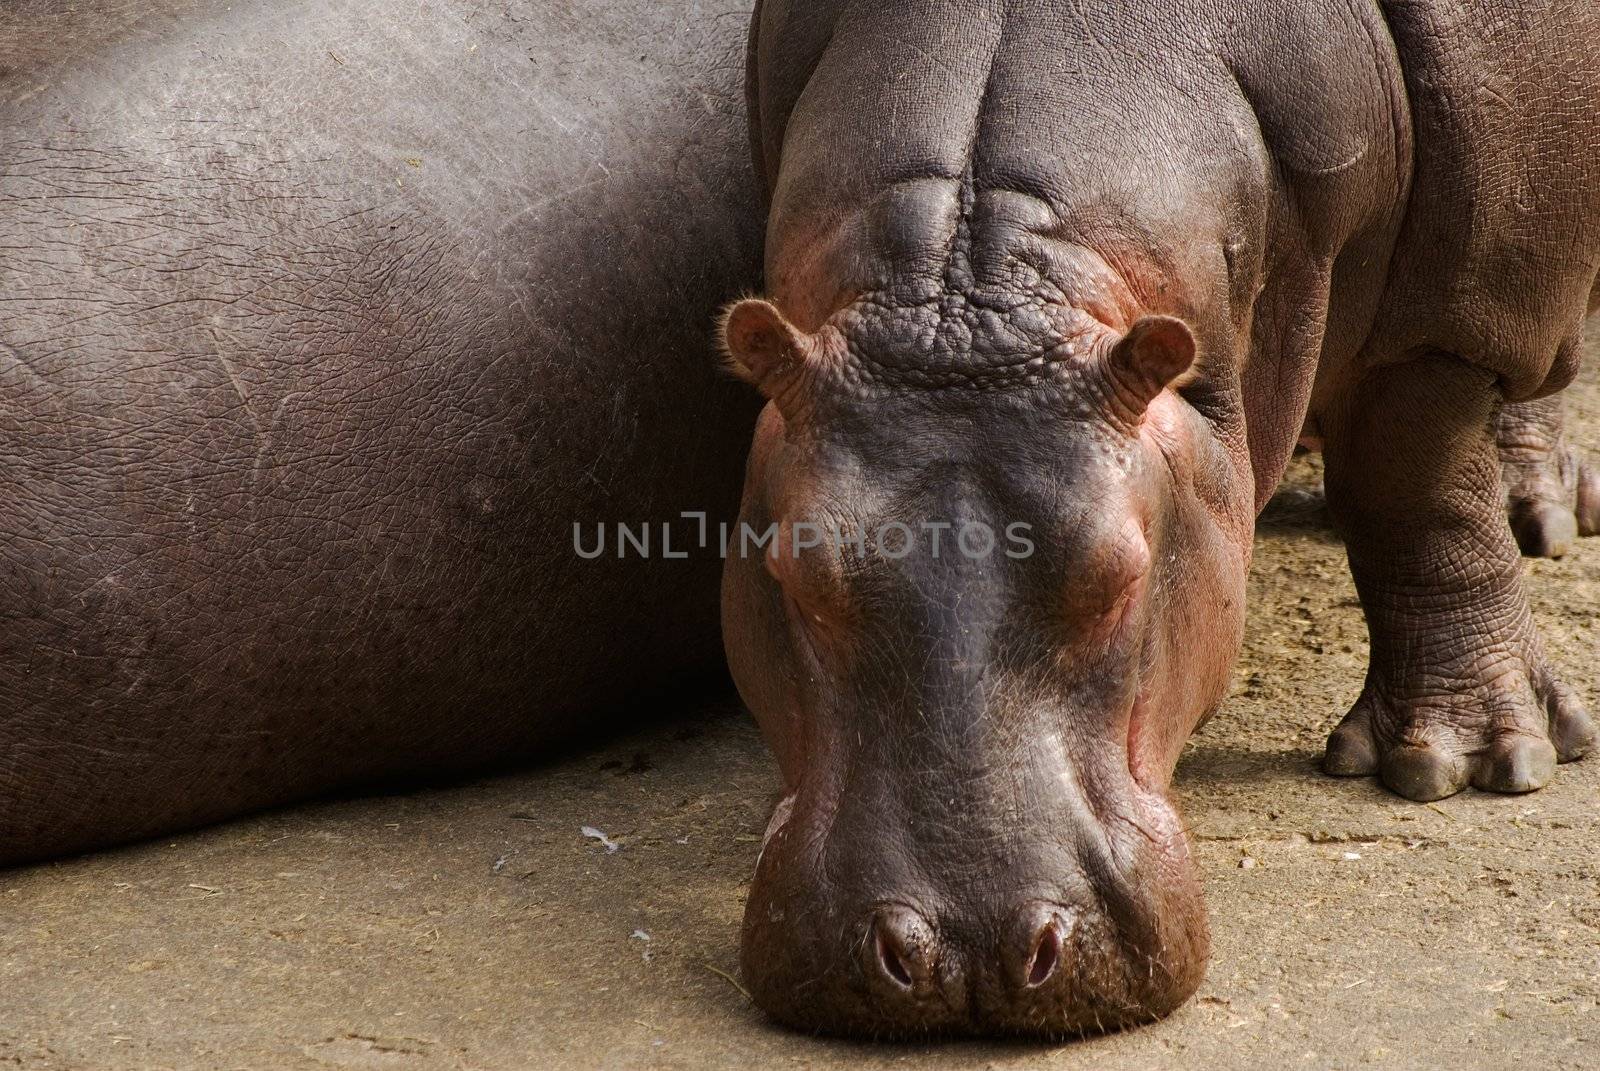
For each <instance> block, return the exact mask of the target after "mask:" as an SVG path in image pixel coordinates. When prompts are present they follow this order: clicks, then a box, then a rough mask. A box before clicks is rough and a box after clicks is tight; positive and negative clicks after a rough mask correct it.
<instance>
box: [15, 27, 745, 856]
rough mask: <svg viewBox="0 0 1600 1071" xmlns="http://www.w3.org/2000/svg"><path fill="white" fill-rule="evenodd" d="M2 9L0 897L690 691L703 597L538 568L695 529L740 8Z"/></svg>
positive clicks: (705, 618)
mask: <svg viewBox="0 0 1600 1071" xmlns="http://www.w3.org/2000/svg"><path fill="white" fill-rule="evenodd" d="M4 8H5V10H4V11H3V12H0V863H14V862H19V861H22V860H28V859H36V858H41V857H46V856H50V855H56V854H60V853H64V852H72V851H80V850H85V849H89V848H94V847H97V846H101V845H106V844H113V843H117V842H120V841H126V840H129V839H132V838H136V837H141V836H149V835H154V834H157V833H165V832H168V831H172V830H176V829H180V828H184V827H188V826H194V825H197V824H200V823H204V822H209V821H214V820H217V819H221V818H225V817H228V816H231V815H235V814H239V813H241V812H244V811H247V810H250V809H253V808H260V807H264V806H268V805H272V804H278V803H283V802H286V801H290V800H294V799H300V798H304V797H306V796H310V795H313V794H316V793H319V792H324V791H327V790H329V789H333V788H337V787H341V786H349V785H354V784H361V783H365V782H371V781H372V780H374V779H379V778H383V779H390V778H401V777H407V778H412V779H415V778H417V777H431V776H436V775H445V774H451V773H454V772H457V771H462V770H466V769H470V768H473V767H481V766H483V765H485V764H490V763H502V762H507V761H511V760H514V759H517V758H519V757H526V756H529V755H539V754H548V753H549V752H550V751H551V750H552V749H553V748H554V746H555V744H556V742H557V741H558V740H560V739H561V738H562V737H565V736H569V735H571V734H572V733H573V732H574V731H576V730H580V729H584V728H586V727H587V728H588V730H589V731H594V729H595V728H596V727H599V726H603V725H614V724H621V723H623V722H625V721H626V720H628V719H635V718H641V717H651V716H655V715H656V714H657V712H658V709H659V706H660V704H661V702H662V700H661V699H660V698H658V697H659V695H660V693H661V692H662V690H663V689H665V688H668V687H683V686H687V685H692V684H693V683H694V681H695V679H696V677H697V675H701V674H715V673H716V671H717V666H718V661H719V657H720V652H719V645H718V642H717V617H716V615H717V604H716V583H717V580H716V578H717V574H718V569H719V563H718V562H717V561H716V559H715V557H714V556H713V555H696V556H694V557H691V558H689V559H686V560H674V561H663V560H660V558H659V557H655V558H651V559H645V558H643V557H641V556H638V555H631V556H629V557H628V558H626V559H618V558H617V557H615V556H614V555H612V554H608V555H606V556H605V557H603V558H599V559H596V560H594V561H582V560H580V559H578V558H577V557H576V556H575V555H574V552H573V535H572V526H573V524H574V522H581V523H582V524H583V525H584V526H585V529H586V530H587V531H592V530H593V526H594V525H595V524H598V523H606V524H612V523H621V522H625V523H627V524H629V525H632V526H634V527H637V526H638V525H640V524H643V523H645V522H649V523H650V524H651V525H652V526H656V527H657V528H658V527H659V524H660V523H662V522H665V521H668V520H673V519H676V518H677V517H678V515H679V513H680V511H684V510H704V511H708V512H710V513H711V514H712V518H713V520H714V519H715V518H716V517H717V516H719V515H720V516H723V517H728V516H731V515H732V512H733V510H734V507H735V506H736V504H737V497H738V487H739V472H740V464H741V460H742V457H743V453H744V450H745V446H746V438H747V435H748V428H749V422H750V420H751V419H753V416H754V412H755V405H754V400H753V399H751V398H750V397H749V396H748V393H747V392H745V391H744V390H743V389H742V388H740V386H739V385H738V384H736V383H733V382H731V381H729V380H728V379H727V377H725V376H723V375H721V374H720V373H719V372H718V371H717V370H716V368H715V362H714V360H713V357H712V339H711V332H710V330H709V327H708V324H709V323H710V322H711V320H712V318H713V316H714V313H715V310H716V309H717V308H719V307H720V306H721V305H723V304H725V303H726V302H727V301H728V300H730V299H732V298H734V297H736V296H737V295H738V294H739V293H741V292H743V291H746V290H748V289H749V288H750V287H752V286H753V285H754V284H755V282H756V280H757V279H758V273H759V267H760V266H759V249H760V212H759V208H758V205H757V200H758V194H757V191H756V189H755V184H754V183H753V182H752V181H751V179H750V175H749V164H748V150H747V141H746V137H745V132H744V124H743V116H742V108H741V106H740V105H741V99H740V80H741V75H742V64H741V60H742V45H743V41H742V35H741V34H740V32H739V30H738V27H739V26H740V25H741V24H742V20H743V19H744V18H745V17H746V16H747V15H748V13H749V6H748V5H747V4H742V3H740V2H728V3H710V4H706V3H689V2H677V0H630V2H620V3H618V2H611V3H605V4H600V3H584V4H575V3H570V2H565V0H560V2H557V0H517V2H515V3H504V2H495V3H488V2H477V0H432V2H430V3H428V4H390V3H377V2H368V0H338V2H327V0H316V2H311V0H291V2H288V3H284V2H280V0H272V2H265V0H137V2H134V0H93V2H89V3H75V4H70V5H68V4H61V3H57V2H54V0H22V2H21V3H17V2H14V0H8V2H7V3H6V4H5V5H4ZM682 531H683V530H681V529H680V533H679V534H680V536H681V535H682Z"/></svg>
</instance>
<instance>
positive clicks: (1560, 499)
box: [1496, 418, 1600, 558]
mask: <svg viewBox="0 0 1600 1071" xmlns="http://www.w3.org/2000/svg"><path fill="white" fill-rule="evenodd" d="M1532 423H1533V421H1532V420H1530V419H1527V418H1522V419H1519V420H1512V419H1510V418H1504V419H1502V421H1501V423H1500V425H1499V428H1498V433H1497V436H1496V437H1497V439H1498V440H1499V449H1500V472H1501V478H1502V481H1503V482H1504V484H1505V489H1506V516H1507V518H1508V519H1509V520H1510V522H1511V531H1512V534H1514V535H1515V536H1516V537H1517V546H1518V547H1519V548H1521V550H1522V553H1523V554H1525V555H1527V556H1528V557H1530V558H1560V557H1562V556H1564V555H1565V554H1567V553H1568V552H1569V551H1570V550H1571V549H1572V544H1573V541H1574V540H1575V539H1577V538H1578V537H1579V536H1592V535H1595V534H1596V533H1600V467H1597V466H1595V465H1593V464H1591V463H1589V462H1588V460H1587V459H1585V458H1584V456H1583V454H1582V453H1581V452H1580V451H1578V450H1575V449H1572V448H1570V447H1568V446H1567V445H1566V444H1565V442H1564V441H1563V440H1562V437H1561V436H1560V433H1559V431H1557V432H1556V433H1555V434H1554V435H1546V434H1540V432H1542V431H1544V430H1545V429H1542V428H1537V429H1536V428H1531V427H1530V425H1531V424H1532ZM1530 432H1531V434H1530Z"/></svg>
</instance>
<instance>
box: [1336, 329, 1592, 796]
mask: <svg viewBox="0 0 1600 1071" xmlns="http://www.w3.org/2000/svg"><path fill="white" fill-rule="evenodd" d="M1498 404H1499V399H1498V395H1497V391H1496V386H1495V378H1494V376H1493V375H1492V374H1491V373H1488V372H1485V371H1482V370H1480V369H1476V368H1474V367H1472V366H1470V365H1467V364H1465V363H1463V362H1460V361H1458V360H1456V359H1454V358H1451V357H1449V356H1447V355H1443V354H1439V355H1435V356H1429V357H1423V358H1420V359H1417V360H1414V361H1411V362H1409V363H1406V364H1400V365H1389V366H1384V367H1380V368H1377V369H1376V370H1374V371H1372V372H1371V373H1369V374H1368V375H1367V377H1366V378H1365V379H1364V380H1363V381H1361V382H1360V383H1359V384H1358V385H1357V386H1355V387H1354V388H1353V389H1352V390H1351V391H1350V392H1349V394H1348V396H1347V397H1345V398H1343V399H1341V404H1339V405H1336V406H1334V407H1331V408H1332V409H1333V412H1331V413H1329V414H1327V416H1328V418H1329V419H1324V421H1323V428H1324V431H1325V434H1326V443H1325V446H1324V451H1325V455H1326V459H1327V488H1328V505H1329V509H1330V511H1331V512H1332V514H1333V517H1334V521H1335V523H1336V524H1337V525H1338V527H1339V529H1340V531H1341V533H1342V534H1343V536H1344V538H1345V542H1346V546H1347V548H1348V553H1349V557H1350V568H1351V572H1352V573H1353V574H1354V577H1355V582H1356V589H1357V591H1358V592H1359V593H1360V596H1361V604H1362V608H1363V609H1364V611H1365V612H1366V618H1367V627H1368V631H1369V633H1370V635H1371V645H1372V653H1371V661H1370V663H1369V666H1368V669H1367V680H1366V684H1365V686H1364V687H1363V689H1362V692H1361V696H1360V698H1359V699H1357V700H1356V703H1355V706H1353V707H1352V708H1351V709H1350V712H1349V713H1348V714H1346V715H1345V717H1344V720H1343V721H1342V722H1340V724H1339V726H1338V728H1336V729H1335V730H1334V731H1333V735H1332V736H1331V737H1330V738H1329V740H1328V747H1327V752H1326V754H1325V756H1324V758H1323V769H1324V770H1326V771H1327V772H1328V773H1330V774H1335V775H1341V776H1358V775H1368V774H1377V775H1378V776H1379V777H1380V778H1381V779H1382V780H1383V783H1384V784H1385V785H1387V786H1388V787H1389V788H1391V789H1393V790H1394V791H1395V792H1398V793H1399V794H1400V795H1402V796H1405V797H1407V798H1409V799H1414V800H1434V799H1441V798H1443V797H1445V796H1449V795H1451V794H1453V793H1455V792H1458V791H1460V790H1461V789H1462V788H1464V787H1466V785H1467V784H1469V783H1471V784H1473V785H1476V786H1477V787H1479V788H1481V789H1487V790H1490V791H1495V792H1528V791H1532V790H1533V789H1536V788H1540V787H1542V786H1543V785H1544V784H1545V783H1546V782H1548V781H1549V780H1550V778H1551V776H1552V775H1553V773H1554V771H1555V766H1556V763H1557V762H1558V761H1560V762H1566V761H1571V760H1573V759H1577V758H1580V757H1581V756H1582V755H1583V753H1584V751H1585V749H1586V748H1587V747H1589V746H1591V745H1593V744H1594V742H1595V741H1594V735H1595V733H1594V727H1593V725H1592V723H1591V722H1590V720H1589V718H1588V715H1587V714H1586V712H1585V711H1584V709H1583V705H1582V703H1581V701H1580V700H1579V699H1578V697H1577V695H1576V694H1575V693H1574V692H1573V691H1572V689H1571V688H1568V687H1567V686H1566V685H1565V684H1563V683H1562V682H1561V681H1559V680H1557V679H1556V676H1555V674H1554V672H1553V671H1552V668H1551V666H1550V664H1549V662H1548V661H1547V659H1546V657H1545V654H1544V649H1543V646H1542V644H1541V642H1540V639H1539V636H1538V633H1537V632H1536V630H1535V628H1534V624H1533V619H1532V616H1531V615H1530V613H1529V610H1528V600H1527V596H1526V594H1525V592H1524V589H1523V580H1522V566H1521V561H1520V559H1519V556H1518V553H1517V544H1516V542H1515V540H1514V539H1513V538H1512V535H1511V529H1510V528H1509V527H1508V526H1507V525H1506V523H1505V520H1504V515H1503V513H1502V510H1501V502H1502V499H1501V492H1500V458H1499V451H1498V450H1497V448H1496V443H1495V438H1494V435H1493V434H1492V431H1491V428H1492V426H1493V420H1494V415H1495V412H1496V408H1497V406H1498ZM1419 413H1425V414H1429V416H1428V417H1427V418H1424V419H1418V417H1417V414H1419Z"/></svg>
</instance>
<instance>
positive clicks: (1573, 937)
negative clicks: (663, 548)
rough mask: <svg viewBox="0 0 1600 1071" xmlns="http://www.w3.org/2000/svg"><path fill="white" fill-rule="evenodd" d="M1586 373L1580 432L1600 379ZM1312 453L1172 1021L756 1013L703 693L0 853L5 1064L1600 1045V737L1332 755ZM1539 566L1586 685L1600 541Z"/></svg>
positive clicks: (1337, 663) (755, 752)
mask: <svg viewBox="0 0 1600 1071" xmlns="http://www.w3.org/2000/svg"><path fill="white" fill-rule="evenodd" d="M1591 363H1592V362H1591ZM1574 394H1575V395H1576V396H1575V397H1574V403H1575V405H1576V407H1577V410H1578V415H1579V421H1578V424H1577V426H1578V428H1579V432H1578V438H1580V439H1583V440H1587V441H1588V443H1589V445H1591V446H1600V442H1597V441H1596V440H1597V439H1600V386H1597V384H1596V382H1595V377H1594V376H1592V375H1591V376H1590V377H1589V380H1588V381H1587V382H1586V383H1585V384H1584V385H1583V386H1582V387H1581V388H1580V389H1579V390H1577V391H1575V392H1574ZM1316 483H1317V481H1316V472H1315V464H1314V461H1306V462H1303V463H1302V464H1301V465H1299V466H1298V467H1297V470H1296V473H1295V477H1294V485H1293V486H1292V487H1290V488H1289V489H1288V490H1286V491H1285V492H1284V493H1283V494H1281V495H1280V496H1279V498H1278V499H1277V501H1276V502H1275V504H1274V507H1273V509H1272V510H1271V511H1270V512H1269V514H1268V517H1267V519H1266V520H1265V521H1264V522H1263V524H1262V526H1261V532H1260V537H1259V540H1258V553H1257V558H1256V562H1255V568H1254V572H1253V577H1252V582H1251V587H1252V596H1253V603H1252V613H1251V619H1250V622H1251V623H1250V630H1249V636H1248V638H1247V640H1246V644H1245V650H1244V655H1243V658H1242V660H1241V663H1240V666H1239V670H1238V675H1237V680H1238V683H1237V686H1236V688H1235V691H1234V695H1233V697H1232V698H1231V699H1230V700H1229V701H1228V703H1227V705H1226V706H1225V708H1224V709H1223V710H1222V712H1221V713H1220V714H1219V715H1218V716H1217V717H1216V719H1215V720H1214V721H1213V722H1212V723H1211V724H1210V725H1209V726H1207V727H1206V728H1205V730H1204V731H1203V732H1202V733H1201V734H1200V735H1199V736H1198V737H1196V739H1195V740H1194V741H1193V743H1192V744H1191V746H1190V748H1189V751H1188V753H1187V755H1186V757H1185V759H1184V761H1183V764H1182V767H1181V768H1180V770H1179V775H1178V793H1179V796H1180V798H1181V800H1182V802H1183V805H1184V809H1185V812H1186V815H1187V817H1188V818H1189V820H1190V821H1191V823H1192V825H1193V828H1194V833H1195V837H1196V841H1197V847H1198V852H1199V856H1200V859H1201V861H1202V863H1203V865H1204V867H1205V871H1206V877H1207V882H1208V889H1209V896H1210V904H1211V916H1212V927H1213V932H1214V938H1215V958H1214V961H1213V964H1212V968H1211V973H1210V976H1209V978H1208V980H1207V981H1206V983H1205V985H1204V987H1203V988H1202V989H1201V991H1200V994H1199V996H1198V998H1197V999H1195V1000H1194V1001H1192V1002H1190V1004H1189V1005H1188V1006H1187V1007H1185V1008H1184V1009H1183V1010H1182V1011H1181V1012H1180V1013H1178V1014H1177V1015H1175V1016H1174V1017H1173V1018H1171V1019H1170V1020H1168V1021H1166V1022H1164V1023H1161V1024H1159V1025H1156V1026H1153V1027H1149V1028H1146V1029H1142V1030H1137V1031H1134V1032H1131V1033H1128V1034H1123V1035H1120V1036H1115V1037H1108V1038H1100V1039H1095V1040H1091V1041H1086V1042H1080V1043H1076V1044H1070V1045H1065V1046H1055V1047H1041V1046H1036V1045H1016V1044H1012V1045H1000V1046H996V1045H978V1044H961V1045H939V1046H870V1045H857V1044H845V1043H839V1042H827V1041H819V1040H815V1039H811V1038H806V1037H798V1036H795V1035H792V1034H788V1033H785V1032H783V1031H780V1030H777V1029H775V1028H773V1027H771V1026H769V1025H767V1024H766V1023H765V1022H764V1021H763V1020H762V1017H761V1016H760V1015H759V1014H758V1013H757V1012H756V1011H755V1010H754V1009H753V1008H752V1007H751V1006H750V1005H749V1003H748V1002H747V1001H746V1000H745V998H744V997H743V996H742V995H741V993H740V990H739V989H738V987H737V985H736V983H735V982H734V981H733V980H732V979H733V977H734V976H735V974H736V972H737V966H736V942H737V934H738V922H739V914H740V908H741V903H742V900H743V896H744V890H745V882H746V881H747V879H748V877H749V874H750V870H751V866H752V863H753V861H754V858H755V854H756V848H757V843H758V834H759V832H760V830H761V829H762V826H763V824H764V821H765V818H766V813H767V808H768V806H769V804H770V802H771V800H772V796H773V791H774V787H775V781H774V775H773V770H772V766H771V763H770V762H769V761H768V759H767V756H766V754H765V752H764V750H763V748H762V745H761V742H760V740H759V738H758V737H757V735H756V733H755V731H754V730H753V728H752V727H751V726H750V725H749V724H748V722H747V721H746V719H745V718H744V717H743V716H742V715H741V714H740V713H739V712H738V711H737V709H735V708H734V707H733V706H732V705H731V704H729V703H728V702H726V701H723V702H720V703H717V704H714V705H713V706H712V707H710V708H708V709H705V710H703V711H700V712H697V713H694V714H692V715H690V716H689V718H688V720H686V721H681V722H678V723H676V724H673V725H669V726H667V727H664V728H661V729H659V730H656V731H652V732H646V733H644V734H642V735H637V736H634V737H632V738H630V739H626V740H622V741H619V742H617V743H616V744H615V745H613V746H610V747H606V748H604V749H601V750H598V751H591V752H588V753H585V754H581V755H578V756H576V757H573V758H570V759H569V760H567V761H564V762H561V763H559V764H556V765H551V766H549V767H547V768H543V769H535V770H529V771H527V772H525V773H521V774H518V775H515V776H507V777H498V778H494V779H490V780H485V781H482V782H478V783H474V784H470V785H465V786H461V787H457V788H453V789H449V790H444V791H428V792H420V793H415V794H409V795H390V796H382V797H374V798H365V799H353V800H343V801H337V802H329V803H324V804H319V805H315V806H309V807H304V808H300V809H297V810H292V811H284V812H279V813H274V814H269V815H266V816H262V817H257V818H253V819H249V820H246V821H241V822H236V823H233V824H231V825H228V826H224V827H221V828H218V829H213V830H210V831H207V832H203V833H200V834H196V835H192V836H186V837H182V838H179V839H177V840H173V841H170V842H166V841H164V842H158V843H155V844H147V845H143V846H138V847H134V848H129V849H125V850H122V851H116V852H109V853H105V854H101V855H97V856H92V857H89V858H84V859H76V860H70V861H66V862H62V863H57V864H54V865H48V866H41V867H35V868H31V869H26V870H21V871H12V872H9V873H0V1067H3V1066H5V1065H7V1064H14V1065H17V1066H20V1067H25V1068H30V1069H32V1068H124V1067H138V1068H143V1067H161V1068H166V1067H173V1068H206V1069H211V1068H235V1067H238V1068H264V1069H265V1068H271V1069H288V1068H328V1067H333V1068H399V1069H409V1068H419V1069H421V1068H436V1067H437V1068H522V1067H606V1068H611V1067H634V1066H648V1067H663V1068H673V1067H683V1068H699V1067H733V1066H757V1067H791V1066H793V1067H815V1068H834V1067H839V1068H844V1067H849V1068H879V1067H891V1066H900V1065H904V1066H919V1067H920V1066H952V1067H955V1066H975V1067H992V1068H1007V1069H1009V1068H1019V1069H1020V1068H1097V1069H1099V1068H1106V1069H1119V1068H1148V1067H1166V1066H1171V1067H1203V1066H1209V1067H1215V1068H1271V1069H1274V1071H1276V1069H1281V1068H1285V1067H1290V1068H1294V1067H1308V1068H1310V1067H1339V1068H1344V1067H1375V1068H1411V1067H1445V1066H1449V1067H1472V1068H1479V1067H1481V1068H1504V1067H1509V1066H1513V1065H1524V1064H1525V1065H1528V1066H1537V1067H1540V1068H1542V1069H1556V1068H1594V1067H1597V1066H1600V761H1590V762H1587V763H1580V764H1577V765H1574V766H1565V767H1562V768H1561V771H1560V773H1559V776H1558V778H1557V781H1556V783H1555V784H1554V785H1553V786H1552V787H1550V788H1548V789H1546V790H1545V791H1542V792H1539V793H1537V794H1535V795H1531V796H1525V797H1514V798H1509V797H1496V796H1487V795H1483V794H1479V793H1476V792H1472V791H1468V792H1467V793H1464V794H1462V795H1460V796H1457V797H1455V798H1453V799H1450V800H1447V801H1445V802H1443V803H1441V804H1437V805H1430V806H1422V805H1416V804H1410V803H1406V802H1404V801H1402V800H1399V799H1397V798H1395V797H1393V796H1390V795H1387V794H1385V793H1384V792H1383V791H1381V790H1380V789H1378V788H1377V787H1376V786H1374V785H1373V784H1371V783H1370V782H1364V781H1355V782H1352V781H1335V780H1331V779H1328V778H1325V777H1322V776H1321V775H1320V774H1318V773H1317V771H1316V769H1315V761H1316V758H1317V755H1318V754H1319V752H1320V750H1321V746H1322V742H1323V739H1324V736H1325V735H1326V733H1327V731H1328V729H1329V728H1330V727H1331V726H1332V725H1333V724H1334V722H1335V721H1336V720H1337V718H1338V715H1339V714H1340V713H1341V712H1342V710H1343V709H1344V707H1345V706H1346V704H1348V703H1349V702H1350V701H1351V700H1352V699H1353V698H1354V697H1355V695H1356V693H1357V690H1358V688H1359V685H1360V681H1361V674H1362V669H1363V664H1364V657H1365V656H1364V643H1365V630H1364V628H1363V626H1362V622H1361V616H1360V612H1359V609H1358V607H1357V604H1356V602H1355V600H1354V594H1353V591H1352V588H1351V586H1350V582H1349V579H1348V576H1347V574H1346V571H1345V567H1344V561H1343V555H1342V552H1341V550H1340V548H1339V546H1338V545H1337V543H1336V542H1335V541H1334V540H1333V539H1332V537H1331V536H1330V535H1329V533H1328V531H1327V529H1326V525H1325V519H1324V517H1323V516H1322V513H1321V509H1320V499H1319V497H1318V495H1317V493H1316V492H1315V490H1314V488H1315V487H1316ZM1529 569H1530V571H1531V573H1532V575H1533V590H1534V593H1535V599H1536V606H1537V609H1538V613H1539V617H1540V618H1541V621H1542V623H1543V626H1544V629H1545V635H1546V637H1547V638H1548V640H1549V641H1550V643H1551V646H1552V648H1553V650H1554V653H1555V657H1556V658H1557V659H1558V661H1559V662H1560V663H1561V665H1562V666H1564V667H1565V670H1566V673H1567V679H1568V680H1569V681H1570V682H1571V683H1573V684H1574V685H1575V686H1577V687H1579V688H1580V689H1581V690H1583V691H1584V692H1585V693H1586V695H1587V698H1588V700H1589V702H1590V704H1591V707H1600V664H1597V660H1596V654H1597V651H1596V639H1597V636H1600V630H1597V628H1596V625H1597V618H1600V540H1591V541H1587V542H1586V543H1585V544H1584V545H1583V546H1581V547H1580V549H1579V551H1578V552H1577V553H1576V554H1574V555H1573V556H1572V557H1570V558H1569V559H1567V560H1565V561H1562V562H1553V563H1552V562H1533V563H1530V565H1529ZM585 826H589V827H593V828H594V829H595V830H598V831H603V832H604V833H605V834H606V835H607V836H608V837H609V838H610V840H611V841H612V842H613V843H614V844H616V845H617V846H618V847H617V850H615V851H608V850H607V848H606V846H605V845H604V844H603V843H601V842H600V841H599V840H597V839H594V838H593V837H586V836H585V835H584V834H583V832H582V829H583V827H585ZM1246 861H1253V862H1250V864H1249V865H1248V866H1247V865H1243V864H1245V863H1246Z"/></svg>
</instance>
